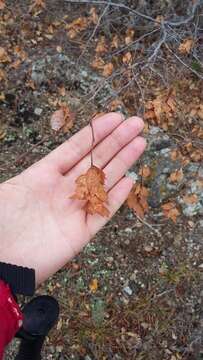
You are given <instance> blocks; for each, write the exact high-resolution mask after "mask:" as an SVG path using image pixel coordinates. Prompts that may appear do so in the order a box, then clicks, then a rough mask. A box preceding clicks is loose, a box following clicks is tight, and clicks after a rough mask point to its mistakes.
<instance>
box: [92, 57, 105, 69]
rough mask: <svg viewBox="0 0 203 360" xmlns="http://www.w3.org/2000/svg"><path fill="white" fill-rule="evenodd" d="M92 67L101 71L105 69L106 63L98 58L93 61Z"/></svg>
mask: <svg viewBox="0 0 203 360" xmlns="http://www.w3.org/2000/svg"><path fill="white" fill-rule="evenodd" d="M91 66H92V67H93V68H94V69H97V70H101V69H103V68H104V66H105V63H104V60H103V59H102V58H100V57H96V58H95V59H94V60H93V62H92V64H91Z"/></svg>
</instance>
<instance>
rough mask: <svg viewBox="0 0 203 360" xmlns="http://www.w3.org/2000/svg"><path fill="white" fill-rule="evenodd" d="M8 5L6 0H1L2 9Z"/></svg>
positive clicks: (0, 8)
mask: <svg viewBox="0 0 203 360" xmlns="http://www.w3.org/2000/svg"><path fill="white" fill-rule="evenodd" d="M5 7H6V4H5V1H4V0H0V10H4V9H5Z"/></svg>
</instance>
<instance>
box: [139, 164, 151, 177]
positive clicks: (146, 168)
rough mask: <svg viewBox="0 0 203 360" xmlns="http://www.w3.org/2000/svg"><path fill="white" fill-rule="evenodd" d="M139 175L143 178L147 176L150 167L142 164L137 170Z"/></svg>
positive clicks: (149, 172) (149, 173)
mask: <svg viewBox="0 0 203 360" xmlns="http://www.w3.org/2000/svg"><path fill="white" fill-rule="evenodd" d="M139 175H140V176H143V177H144V178H147V177H149V176H150V175H151V170H150V167H149V166H147V165H144V166H143V167H142V168H141V169H140V171H139Z"/></svg>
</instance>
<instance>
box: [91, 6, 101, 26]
mask: <svg viewBox="0 0 203 360" xmlns="http://www.w3.org/2000/svg"><path fill="white" fill-rule="evenodd" d="M90 15H91V16H90V19H91V20H92V22H93V24H95V25H96V24H97V23H98V20H99V17H98V15H97V11H96V8H95V7H92V8H91V9H90Z"/></svg>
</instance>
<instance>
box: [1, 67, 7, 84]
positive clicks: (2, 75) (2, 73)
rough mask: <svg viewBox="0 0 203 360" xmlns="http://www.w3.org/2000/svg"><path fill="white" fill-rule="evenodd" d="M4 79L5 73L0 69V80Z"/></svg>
mask: <svg viewBox="0 0 203 360" xmlns="http://www.w3.org/2000/svg"><path fill="white" fill-rule="evenodd" d="M5 80H6V73H5V71H4V70H3V69H0V81H5Z"/></svg>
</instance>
